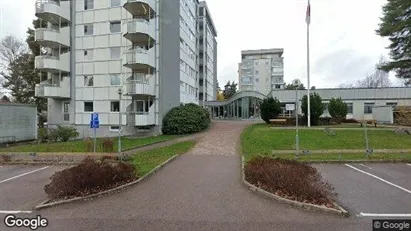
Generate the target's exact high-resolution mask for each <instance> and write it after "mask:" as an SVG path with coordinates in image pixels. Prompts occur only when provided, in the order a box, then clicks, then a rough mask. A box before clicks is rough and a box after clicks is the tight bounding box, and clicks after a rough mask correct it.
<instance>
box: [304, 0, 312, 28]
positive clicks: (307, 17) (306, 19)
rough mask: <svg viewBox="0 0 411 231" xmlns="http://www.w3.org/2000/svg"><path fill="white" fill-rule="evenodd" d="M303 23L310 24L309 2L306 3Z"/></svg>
mask: <svg viewBox="0 0 411 231" xmlns="http://www.w3.org/2000/svg"><path fill="white" fill-rule="evenodd" d="M305 22H306V23H307V24H308V25H309V24H310V22H311V5H310V1H308V5H307V12H306V15H305Z"/></svg>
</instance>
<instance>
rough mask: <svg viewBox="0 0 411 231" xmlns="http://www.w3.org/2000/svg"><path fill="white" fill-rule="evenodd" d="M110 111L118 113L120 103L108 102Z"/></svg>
mask: <svg viewBox="0 0 411 231" xmlns="http://www.w3.org/2000/svg"><path fill="white" fill-rule="evenodd" d="M110 111H111V112H119V111H120V101H113V102H110Z"/></svg>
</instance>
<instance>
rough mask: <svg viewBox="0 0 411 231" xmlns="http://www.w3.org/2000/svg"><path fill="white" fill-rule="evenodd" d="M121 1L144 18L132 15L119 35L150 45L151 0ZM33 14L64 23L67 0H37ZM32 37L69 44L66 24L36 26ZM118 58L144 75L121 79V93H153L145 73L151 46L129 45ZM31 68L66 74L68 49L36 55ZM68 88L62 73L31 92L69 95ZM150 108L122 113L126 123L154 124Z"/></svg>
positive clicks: (52, 44) (150, 67)
mask: <svg viewBox="0 0 411 231" xmlns="http://www.w3.org/2000/svg"><path fill="white" fill-rule="evenodd" d="M122 3H123V7H124V8H125V9H126V10H127V11H129V12H130V13H131V14H132V15H134V16H140V17H144V18H146V19H132V20H130V21H128V22H127V23H124V24H123V29H122V31H123V36H124V37H125V38H126V39H128V40H130V41H131V42H133V43H134V44H147V45H148V46H147V47H152V45H153V44H155V39H154V38H155V37H156V36H155V35H156V29H155V23H154V21H153V20H151V19H153V18H154V15H155V11H154V9H155V0H122ZM36 16H37V17H38V18H40V19H42V20H45V21H46V22H52V23H58V24H59V25H68V24H67V23H69V22H70V1H60V0H37V1H36ZM35 40H36V42H37V43H38V44H39V45H40V46H42V47H48V48H51V49H54V50H57V49H59V50H60V49H61V48H63V49H66V48H69V47H70V27H69V26H66V27H62V28H51V26H50V25H49V28H38V29H36V31H35ZM63 52H64V51H63ZM122 60H123V65H124V66H125V67H128V68H130V69H133V71H134V72H137V73H138V72H140V73H141V74H142V75H143V76H145V77H144V78H136V79H133V78H129V79H128V80H127V82H126V83H125V95H131V96H133V95H146V96H155V95H156V93H155V87H154V77H152V76H149V78H147V77H148V75H147V74H149V73H154V71H155V50H154V49H148V50H147V49H143V48H134V49H130V50H128V51H126V52H124V53H123V56H122ZM35 68H36V69H37V70H40V71H43V72H48V73H51V75H61V74H62V73H65V74H68V73H69V72H70V53H64V54H60V55H41V56H37V57H36V58H35ZM49 75H50V74H49ZM57 79H60V78H57ZM70 89H71V84H70V77H63V78H61V81H57V83H55V82H51V79H49V80H47V81H43V82H41V83H40V84H37V85H36V88H35V95H36V97H43V98H55V99H68V98H70V97H71V96H70ZM153 108H154V106H152V107H150V110H149V112H133V111H131V112H130V111H128V112H127V115H124V116H126V120H127V121H128V124H129V125H134V126H148V125H154V124H155V113H154V109H153ZM111 116H115V114H113V115H111ZM117 116H118V115H117ZM117 119H118V118H117ZM123 121H124V120H123ZM129 122H130V123H129Z"/></svg>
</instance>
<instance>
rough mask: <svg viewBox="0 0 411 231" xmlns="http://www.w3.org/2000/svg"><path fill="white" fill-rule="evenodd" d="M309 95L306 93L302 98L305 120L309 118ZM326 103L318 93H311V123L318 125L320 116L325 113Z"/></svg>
mask: <svg viewBox="0 0 411 231" xmlns="http://www.w3.org/2000/svg"><path fill="white" fill-rule="evenodd" d="M307 101H308V97H307V95H304V96H303V98H302V100H301V110H302V111H303V114H304V117H305V120H306V121H307V118H308V102H307ZM324 109H325V105H324V104H323V102H322V99H321V97H320V95H319V94H317V93H310V112H311V113H310V114H311V116H310V117H311V125H318V122H319V119H320V116H321V115H322V114H323V112H324Z"/></svg>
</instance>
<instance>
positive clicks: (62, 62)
mask: <svg viewBox="0 0 411 231" xmlns="http://www.w3.org/2000/svg"><path fill="white" fill-rule="evenodd" d="M34 67H35V68H36V69H37V70H41V71H44V72H50V73H59V72H70V54H69V53H65V54H61V55H60V57H57V56H51V55H40V56H36V58H35V59H34Z"/></svg>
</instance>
